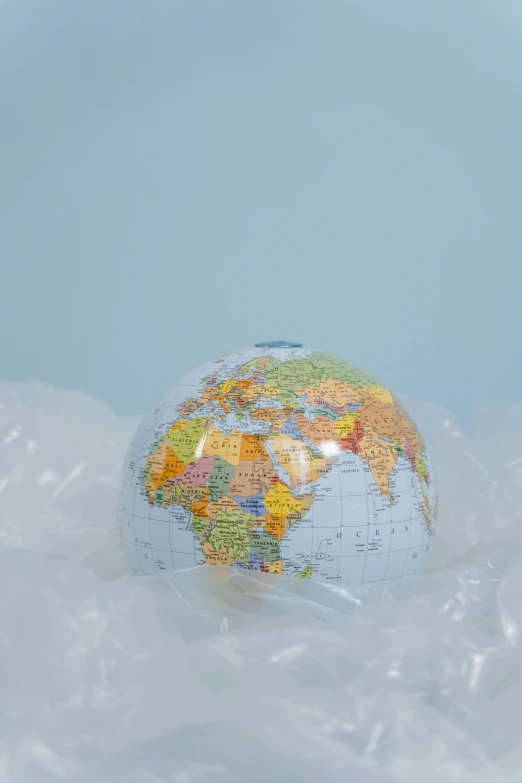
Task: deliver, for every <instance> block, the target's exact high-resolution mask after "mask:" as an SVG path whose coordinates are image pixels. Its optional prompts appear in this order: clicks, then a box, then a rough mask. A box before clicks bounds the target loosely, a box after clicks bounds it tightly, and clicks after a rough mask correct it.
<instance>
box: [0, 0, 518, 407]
mask: <svg viewBox="0 0 522 783" xmlns="http://www.w3.org/2000/svg"><path fill="white" fill-rule="evenodd" d="M0 65H1V74H2V76H1V81H0V105H1V112H2V115H1V124H0V151H1V152H0V154H1V156H2V160H1V164H2V165H1V180H0V183H1V184H0V188H1V191H0V192H1V203H0V208H1V209H0V214H1V232H0V237H1V239H0V242H1V245H0V251H1V255H0V263H1V280H2V294H3V295H2V304H1V309H0V334H1V336H2V350H1V365H0V375H3V376H4V377H6V378H8V379H23V378H26V377H35V376H36V377H39V378H41V379H43V380H45V381H48V382H52V383H55V384H60V385H66V386H73V387H79V388H81V389H84V390H85V391H88V392H90V393H93V394H95V395H98V396H100V397H103V398H105V399H106V400H108V401H109V402H110V403H111V405H113V406H114V407H115V408H116V409H117V410H118V411H121V412H122V413H134V412H138V411H142V410H145V409H146V408H148V407H150V405H151V404H153V403H154V401H155V399H156V398H157V397H158V396H159V395H160V394H161V393H162V392H163V390H164V388H165V387H166V386H168V385H169V384H170V383H171V382H173V381H174V380H175V379H176V378H177V377H178V376H179V375H180V374H181V373H183V372H185V371H186V370H188V369H189V368H190V367H192V366H193V365H194V364H197V363H200V362H202V361H204V360H206V359H207V358H209V357H211V356H212V355H215V354H216V353H221V352H223V351H227V350H231V349H234V348H235V347H242V346H245V345H249V344H252V343H254V342H257V341H260V340H270V339H290V340H298V341H301V342H303V343H305V344H306V345H309V346H312V347H317V348H321V349H326V350H330V351H332V352H335V353H338V354H340V355H341V356H343V357H345V358H348V359H351V360H353V361H355V362H356V363H359V364H361V365H362V366H363V367H365V368H366V369H368V370H370V371H372V372H373V373H374V374H376V375H377V376H378V377H380V378H381V379H382V380H383V381H384V382H386V383H387V384H388V385H389V386H390V387H391V388H392V389H393V390H396V391H398V392H401V393H407V394H410V395H414V396H418V397H421V398H425V399H431V400H434V401H436V402H440V403H442V404H443V405H446V406H448V407H449V408H451V409H453V410H455V411H456V412H457V413H458V414H459V416H460V417H461V418H462V419H464V420H465V421H466V420H468V419H469V416H470V410H471V408H472V407H473V406H474V405H475V403H476V402H477V401H478V400H480V399H489V400H496V401H500V402H511V401H515V400H522V363H521V350H520V344H521V326H522V317H521V307H520V299H521V294H522V271H521V258H520V250H521V247H522V242H521V240H522V228H521V214H522V210H521V206H522V204H521V190H522V186H521V174H522V152H521V144H522V3H521V2H520V0H511V1H509V0H467V1H466V0H460V1H459V0H433V2H426V0H409V1H405V0H393V2H392V1H391V0H390V1H389V2H385V1H384V0H380V1H379V2H372V0H352V1H351V2H334V1H333V0H322V1H321V2H320V1H319V0H316V1H315V2H309V0H295V1H294V0H257V1H256V2H250V1H249V0H237V1H232V0H231V1H229V2H219V1H218V0H212V1H210V0H209V1H208V2H202V1H201V0H185V2H176V1H175V0H171V1H169V2H166V1H163V2H160V0H142V1H141V2H135V1H131V0H120V2H117V1H116V0H89V2H80V1H79V0H77V1H76V2H75V1H74V0H67V1H65V0H63V1H61V2H55V1H54V0H33V2H27V1H26V2H24V0H10V2H7V1H6V0H4V1H3V2H2V3H1V5H0Z"/></svg>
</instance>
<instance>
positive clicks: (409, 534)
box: [401, 472, 413, 577]
mask: <svg viewBox="0 0 522 783" xmlns="http://www.w3.org/2000/svg"><path fill="white" fill-rule="evenodd" d="M408 479H409V483H410V486H409V489H408V495H409V498H410V524H409V525H408V552H409V551H410V541H411V523H412V521H413V519H412V508H411V489H412V488H411V482H412V481H413V472H412V473H411V474H410V475H409V476H408ZM407 560H408V556H406V559H405V560H404V565H403V567H402V571H401V577H402V576H404V569H405V568H406V562H407Z"/></svg>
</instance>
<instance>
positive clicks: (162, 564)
mask: <svg viewBox="0 0 522 783" xmlns="http://www.w3.org/2000/svg"><path fill="white" fill-rule="evenodd" d="M436 515H437V499H436V488H435V481H434V477H433V470H432V467H431V463H430V459H429V456H428V454H427V452H426V449H425V446H424V442H423V440H422V437H421V435H420V434H419V432H418V430H417V428H416V426H415V424H414V423H413V422H412V420H411V419H410V418H409V416H408V415H407V413H406V412H405V410H404V409H403V407H402V406H401V404H400V403H399V402H398V401H397V400H396V399H395V398H394V397H393V396H392V394H391V393H390V392H389V391H388V389H387V388H385V387H384V386H383V385H382V384H380V383H379V382H378V381H376V380H375V379H374V378H372V377H370V376H369V375H368V374H367V373H365V372H363V371H362V370H360V369H359V368H357V367H355V366H354V365H352V364H350V363H348V362H346V361H344V360H342V359H340V358H338V357H336V356H333V355H331V354H328V353H322V352H319V351H313V350H307V349H305V348H303V347H302V346H301V345H299V344H297V343H285V342H272V343H259V344H257V345H256V346H255V347H253V348H247V349H244V350H240V351H236V352H234V353H229V354H226V355H223V356H219V357H218V358H216V359H214V360H212V361H210V362H208V363H206V364H204V365H201V366H200V367H198V368H196V369H195V370H193V371H192V372H190V373H189V374H188V375H186V376H185V377H184V378H182V379H181V380H180V381H179V382H178V383H176V384H175V385H174V386H172V387H171V388H170V389H169V390H168V391H167V393H166V394H165V395H164V397H163V399H162V400H161V401H160V402H159V404H158V405H157V406H156V407H155V408H154V410H153V411H152V412H151V413H150V414H148V415H147V416H145V417H144V419H143V421H142V422H141V424H140V426H139V427H138V430H137V432H136V434H135V437H134V439H133V442H132V444H131V446H130V447H129V450H128V453H127V457H126V460H125V465H124V470H123V480H122V492H121V502H120V514H119V524H120V529H121V533H122V537H123V543H124V548H125V553H126V556H127V559H128V561H129V563H130V565H131V567H132V569H133V570H134V571H135V572H136V573H139V574H154V573H157V572H160V571H172V570H174V571H180V570H187V569H192V568H194V567H196V566H202V565H204V564H207V565H208V566H212V567H219V566H235V567H237V568H240V569H248V570H253V571H264V572H266V573H269V574H276V575H284V576H285V577H290V578H298V579H314V580H317V581H319V582H323V583H338V582H339V583H346V584H351V585H355V584H360V583H368V582H377V581H382V580H385V579H395V578H397V577H401V576H405V575H409V574H415V573H419V572H421V571H422V570H423V569H424V567H425V564H426V562H427V559H428V556H429V551H430V545H431V540H432V536H433V534H434V530H435V524H436Z"/></svg>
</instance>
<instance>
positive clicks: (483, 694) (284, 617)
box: [0, 383, 522, 783]
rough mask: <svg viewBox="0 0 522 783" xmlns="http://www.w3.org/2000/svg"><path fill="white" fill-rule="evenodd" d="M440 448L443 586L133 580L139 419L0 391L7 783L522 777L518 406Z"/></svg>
mask: <svg viewBox="0 0 522 783" xmlns="http://www.w3.org/2000/svg"><path fill="white" fill-rule="evenodd" d="M405 404H406V406H407V408H408V410H409V411H410V412H411V414H412V416H413V418H414V420H415V421H416V422H417V423H418V424H419V427H420V429H421V431H422V432H423V434H424V435H425V437H426V440H427V444H428V447H430V448H431V451H432V454H433V458H434V464H435V469H436V473H437V480H438V486H439V493H440V521H439V527H438V535H437V538H436V541H435V546H434V555H433V558H432V561H431V563H430V566H429V571H428V573H425V574H424V575H422V576H416V577H408V578H405V579H403V580H402V581H398V582H392V583H388V584H386V585H381V586H379V585H373V586H365V587H358V588H353V589H348V588H342V589H341V588H337V589H333V588H328V587H324V586H322V585H320V584H317V583H311V582H306V581H303V580H293V581H290V580H286V579H285V578H283V577H269V576H267V575H265V574H261V573H253V574H248V573H245V572H239V571H229V570H227V569H225V568H219V569H218V568H214V569H212V568H205V567H203V568H201V569H194V570H192V571H187V572H184V573H179V574H159V575H157V576H148V577H133V576H132V575H130V574H129V573H128V571H127V566H126V564H125V561H124V557H123V553H122V550H121V546H120V542H119V539H118V534H117V527H116V507H117V500H118V486H119V474H120V469H121V462H122V459H123V456H124V453H125V449H126V447H127V444H128V441H129V439H130V437H131V435H132V432H133V430H134V427H135V426H136V423H137V421H130V420H124V419H120V418H118V417H117V416H115V415H114V414H113V413H112V412H111V411H110V410H109V409H108V408H107V407H105V406H104V405H103V404H101V403H99V402H97V401H95V400H92V399H90V398H88V397H86V396H84V395H82V394H80V393H78V392H70V391H61V390H53V389H50V388H47V387H44V386H41V385H39V384H35V383H33V384H24V385H20V386H14V385H8V384H3V385H0V562H1V567H0V591H1V599H0V782H1V783H7V782H9V783H11V781H14V782H15V783H21V782H22V781H23V783H25V782H26V781H27V783H29V781H30V782H31V783H43V782H44V781H45V782H47V781H57V780H70V781H82V783H83V782H84V783H87V782H89V783H90V782H91V781H100V783H105V781H107V783H109V782H110V783H115V782H118V781H125V782H126V783H134V782H135V781H136V782H137V781H143V783H163V781H165V783H166V782H168V783H192V782H193V781H194V782H195V781H198V782H199V781H213V782H216V783H219V781H224V783H235V782H236V781H237V783H266V782H268V781H274V782H275V781H277V782H278V783H286V782H287V781H288V782H290V781H291V782H292V783H293V782H294V781H321V783H329V782H330V781H332V782H333V781H340V780H346V781H353V783H370V782H372V783H373V782H375V783H377V782H379V783H383V782H384V781H404V782H405V783H408V782H409V781H416V782H417V781H419V780H422V781H423V783H435V782H436V783H439V782H440V783H443V782H444V783H447V781H453V780H457V781H474V783H485V781H488V783H489V782H490V781H495V782H497V781H498V783H502V782H503V781H515V780H521V779H522V742H521V736H522V707H521V705H522V672H521V666H522V658H521V655H520V643H521V642H520V633H521V624H522V556H521V549H520V543H521V539H522V406H513V407H505V408H501V407H495V406H491V405H489V406H483V407H482V408H481V409H480V410H479V411H478V413H477V417H476V422H475V426H474V432H473V435H472V437H469V438H468V437H466V436H464V435H463V434H462V433H461V432H460V430H459V427H458V424H457V422H456V421H455V419H454V418H453V417H452V416H451V415H450V414H448V413H447V412H446V411H444V410H443V409H441V408H438V407H437V406H434V405H429V404H422V403H418V402H413V401H409V400H405Z"/></svg>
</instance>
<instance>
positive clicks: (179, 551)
mask: <svg viewBox="0 0 522 783" xmlns="http://www.w3.org/2000/svg"><path fill="white" fill-rule="evenodd" d="M123 540H124V542H125V543H126V544H133V545H135V546H137V547H138V546H139V547H142V548H143V549H147V548H150V549H151V550H155V551H157V552H169V550H168V549H162V548H161V547H156V546H152V544H151V543H141V542H138V543H136V542H134V541H127V539H126V538H124V539H123ZM416 548H417V547H411V548H405V549H394V550H393V551H394V552H412V551H414V550H415V549H416ZM172 551H173V553H174V554H177V555H191V554H193V553H192V552H185V551H182V550H180V549H174V550H172ZM374 556H375V555H370V557H374ZM362 557H363V555H357V554H355V555H342V558H343V559H344V560H351V559H353V558H355V559H356V560H358V559H360V558H362ZM367 557H368V555H367V554H365V555H364V558H365V560H366V558H367ZM331 559H332V560H335V558H331ZM392 578H393V579H397V578H399V577H392ZM361 584H362V583H361Z"/></svg>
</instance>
